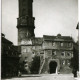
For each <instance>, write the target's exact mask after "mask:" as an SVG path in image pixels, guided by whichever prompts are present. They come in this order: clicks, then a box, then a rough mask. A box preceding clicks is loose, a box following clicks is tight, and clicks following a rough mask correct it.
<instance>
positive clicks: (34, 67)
mask: <svg viewBox="0 0 80 80" xmlns="http://www.w3.org/2000/svg"><path fill="white" fill-rule="evenodd" d="M39 68H40V56H36V55H35V56H34V58H33V61H32V63H31V67H30V71H31V73H32V74H38V73H39Z"/></svg>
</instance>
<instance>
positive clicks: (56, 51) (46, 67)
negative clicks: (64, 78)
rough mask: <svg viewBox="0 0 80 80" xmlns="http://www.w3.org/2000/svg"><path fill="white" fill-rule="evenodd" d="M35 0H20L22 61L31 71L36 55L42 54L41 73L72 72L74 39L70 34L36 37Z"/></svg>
mask: <svg viewBox="0 0 80 80" xmlns="http://www.w3.org/2000/svg"><path fill="white" fill-rule="evenodd" d="M32 3H33V0H19V18H17V29H18V45H19V46H20V47H21V53H22V54H21V59H20V63H23V62H25V64H24V68H25V69H26V71H28V73H30V70H29V66H30V63H31V61H32V60H33V57H34V55H40V59H41V62H40V71H39V73H57V72H60V73H71V72H72V71H71V70H72V69H71V68H70V59H71V58H72V57H73V41H72V38H71V37H70V36H61V35H60V34H58V35H57V36H49V35H44V36H43V37H42V38H38V37H35V34H34V29H35V24H34V20H35V18H34V17H33V11H32Z"/></svg>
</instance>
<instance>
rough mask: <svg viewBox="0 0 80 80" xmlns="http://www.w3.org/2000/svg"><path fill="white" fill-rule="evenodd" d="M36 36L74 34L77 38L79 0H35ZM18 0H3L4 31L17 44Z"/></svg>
mask: <svg viewBox="0 0 80 80" xmlns="http://www.w3.org/2000/svg"><path fill="white" fill-rule="evenodd" d="M33 1H34V2H33V16H34V17H35V27H36V28H35V36H36V37H42V36H43V35H54V36H56V35H57V34H58V33H61V35H62V36H72V37H73V38H74V40H75V41H76V40H77V32H78V31H77V30H76V26H77V23H78V0H33ZM17 18H18V0H2V33H4V34H5V37H6V38H7V39H9V40H11V41H12V42H13V43H14V44H15V45H16V44H17V40H18V36H17V28H16V26H17Z"/></svg>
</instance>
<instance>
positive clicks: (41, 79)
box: [2, 74, 79, 80]
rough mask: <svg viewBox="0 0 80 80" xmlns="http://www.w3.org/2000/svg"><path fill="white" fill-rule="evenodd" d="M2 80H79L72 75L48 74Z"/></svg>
mask: <svg viewBox="0 0 80 80" xmlns="http://www.w3.org/2000/svg"><path fill="white" fill-rule="evenodd" d="M2 80H79V79H77V78H76V79H74V77H73V75H72V74H64V75H63V74H59V75H57V74H47V75H36V76H34V75H23V76H22V77H16V78H10V79H2Z"/></svg>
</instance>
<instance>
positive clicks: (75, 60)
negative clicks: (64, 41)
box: [71, 43, 79, 72]
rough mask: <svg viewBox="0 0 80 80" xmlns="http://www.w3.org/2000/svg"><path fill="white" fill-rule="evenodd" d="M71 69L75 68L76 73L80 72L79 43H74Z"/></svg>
mask: <svg viewBox="0 0 80 80" xmlns="http://www.w3.org/2000/svg"><path fill="white" fill-rule="evenodd" d="M71 67H72V68H73V70H76V72H77V71H78V70H79V46H78V44H77V43H74V47H73V58H72V59H71Z"/></svg>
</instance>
